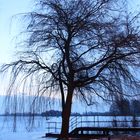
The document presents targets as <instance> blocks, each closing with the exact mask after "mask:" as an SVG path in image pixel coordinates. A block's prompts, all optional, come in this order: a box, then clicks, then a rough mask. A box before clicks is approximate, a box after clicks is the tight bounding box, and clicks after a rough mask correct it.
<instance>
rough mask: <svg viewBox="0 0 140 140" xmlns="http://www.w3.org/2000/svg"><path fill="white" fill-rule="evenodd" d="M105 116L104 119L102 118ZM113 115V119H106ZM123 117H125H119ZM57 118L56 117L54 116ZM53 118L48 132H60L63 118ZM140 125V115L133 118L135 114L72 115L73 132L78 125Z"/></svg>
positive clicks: (49, 123) (71, 126) (47, 128)
mask: <svg viewBox="0 0 140 140" xmlns="http://www.w3.org/2000/svg"><path fill="white" fill-rule="evenodd" d="M101 117H102V118H104V119H103V120H102V119H101ZM107 117H112V119H109V120H107V119H105V118H107ZM117 117H122V118H123V119H118V118H117ZM54 118H55V117H54ZM58 120H59V121H56V120H55V119H52V121H49V120H48V121H47V124H46V125H47V127H46V130H47V133H57V134H59V133H60V130H61V119H58ZM87 126H88V127H140V117H136V118H133V116H72V117H71V118H70V126H69V127H70V128H69V131H70V132H71V131H72V130H74V129H75V128H77V127H87Z"/></svg>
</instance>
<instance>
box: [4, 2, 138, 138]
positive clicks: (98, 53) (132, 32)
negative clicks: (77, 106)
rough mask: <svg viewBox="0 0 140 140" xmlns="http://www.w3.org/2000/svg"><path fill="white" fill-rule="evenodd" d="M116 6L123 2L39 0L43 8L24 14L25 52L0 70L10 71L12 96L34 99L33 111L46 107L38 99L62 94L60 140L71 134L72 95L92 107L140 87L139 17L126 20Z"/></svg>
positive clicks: (123, 13) (125, 16)
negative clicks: (96, 99)
mask: <svg viewBox="0 0 140 140" xmlns="http://www.w3.org/2000/svg"><path fill="white" fill-rule="evenodd" d="M117 4H118V5H119V4H122V3H121V2H120V3H117V2H116V1H114V0H40V1H39V5H40V6H41V8H40V9H39V10H37V11H35V12H31V13H28V14H27V17H28V19H29V25H28V27H27V32H26V33H27V37H28V39H27V40H26V41H25V44H24V45H23V46H22V47H23V49H24V51H22V52H21V53H20V55H19V57H18V59H17V61H14V62H13V63H11V64H7V65H4V66H3V71H5V70H7V69H10V68H11V74H12V77H11V79H12V80H11V85H10V88H9V92H8V93H10V95H11V94H12V92H11V91H13V89H15V86H16V85H22V88H23V89H24V91H26V92H27V91H28V92H29V93H31V95H35V99H34V100H33V102H32V104H31V105H32V106H30V109H31V111H34V110H37V109H41V107H42V106H43V107H45V105H44V103H45V102H43V101H42V100H40V98H39V97H42V96H47V97H48V96H50V95H53V96H55V95H56V92H57V93H60V94H61V101H62V128H61V136H62V137H67V136H68V133H69V118H70V114H71V107H72V98H73V96H74V95H75V96H76V97H78V98H80V99H82V100H83V101H85V102H86V103H87V105H92V104H93V103H94V98H93V97H94V96H95V95H98V96H99V97H101V98H103V99H111V98H109V97H116V95H117V96H125V95H127V96H131V95H133V93H134V92H135V91H136V90H137V88H138V87H139V85H138V80H137V79H136V77H134V76H135V75H134V74H133V70H132V69H133V68H134V69H135V70H137V69H138V66H139V56H140V34H139V31H140V30H139V25H137V22H136V21H138V18H139V16H138V15H137V16H134V17H130V15H129V14H126V13H127V12H126V11H125V10H124V11H123V9H122V8H121V10H120V8H118V5H117ZM118 80H119V85H118V82H117V81H118ZM120 85H121V88H120ZM16 87H17V86H16ZM18 87H19V86H18ZM25 89H27V90H25ZM16 101H17V100H16ZM8 104H9V102H8ZM16 105H18V102H15V108H14V109H15V110H16V109H17V108H18V107H17V106H16Z"/></svg>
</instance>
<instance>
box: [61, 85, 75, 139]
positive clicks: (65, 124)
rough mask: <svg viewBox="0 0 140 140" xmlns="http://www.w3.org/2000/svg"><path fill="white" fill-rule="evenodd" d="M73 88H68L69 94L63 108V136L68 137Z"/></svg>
mask: <svg viewBox="0 0 140 140" xmlns="http://www.w3.org/2000/svg"><path fill="white" fill-rule="evenodd" d="M73 91H74V89H73V88H71V87H70V88H69V89H68V95H67V99H66V104H65V106H64V108H63V110H62V127H61V135H60V137H61V138H68V136H69V122H70V115H71V107H72V96H73Z"/></svg>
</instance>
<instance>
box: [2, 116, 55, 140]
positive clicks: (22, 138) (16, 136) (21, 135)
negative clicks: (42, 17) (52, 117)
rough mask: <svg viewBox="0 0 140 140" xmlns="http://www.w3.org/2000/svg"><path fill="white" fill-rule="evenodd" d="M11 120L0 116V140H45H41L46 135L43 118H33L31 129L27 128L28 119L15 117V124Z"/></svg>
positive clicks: (43, 139)
mask: <svg viewBox="0 0 140 140" xmlns="http://www.w3.org/2000/svg"><path fill="white" fill-rule="evenodd" d="M13 119H14V118H13V117H7V118H4V117H2V116H0V132H1V133H0V140H46V138H42V137H43V136H44V135H45V133H46V118H45V117H35V119H34V124H33V127H32V129H30V128H29V127H28V123H29V122H28V121H29V118H28V117H17V123H14V120H13ZM13 126H16V127H15V130H14V129H13V128H14V127H13ZM13 131H15V132H13ZM50 140H54V139H50Z"/></svg>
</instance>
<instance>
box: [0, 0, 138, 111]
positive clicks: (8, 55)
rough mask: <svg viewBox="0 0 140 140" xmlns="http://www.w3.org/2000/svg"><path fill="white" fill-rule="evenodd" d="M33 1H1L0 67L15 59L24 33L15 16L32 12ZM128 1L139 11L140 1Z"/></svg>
mask: <svg viewBox="0 0 140 140" xmlns="http://www.w3.org/2000/svg"><path fill="white" fill-rule="evenodd" d="M33 1H34V0H0V65H1V64H3V63H9V62H10V61H11V60H12V59H13V57H14V53H15V45H16V40H15V37H16V36H17V35H18V33H20V31H22V20H21V19H20V18H16V17H15V15H17V14H19V13H26V12H29V11H32V9H33V5H34V4H33ZM128 1H129V3H130V5H131V7H132V9H135V10H136V9H137V10H139V8H138V5H140V0H128ZM1 79H2V78H1V77H0V85H1V91H0V95H1V94H2V93H3V92H2V91H3V90H4V86H5V85H6V84H7V81H5V82H2V81H3V80H1ZM0 102H1V101H0ZM103 110H104V109H103Z"/></svg>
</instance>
